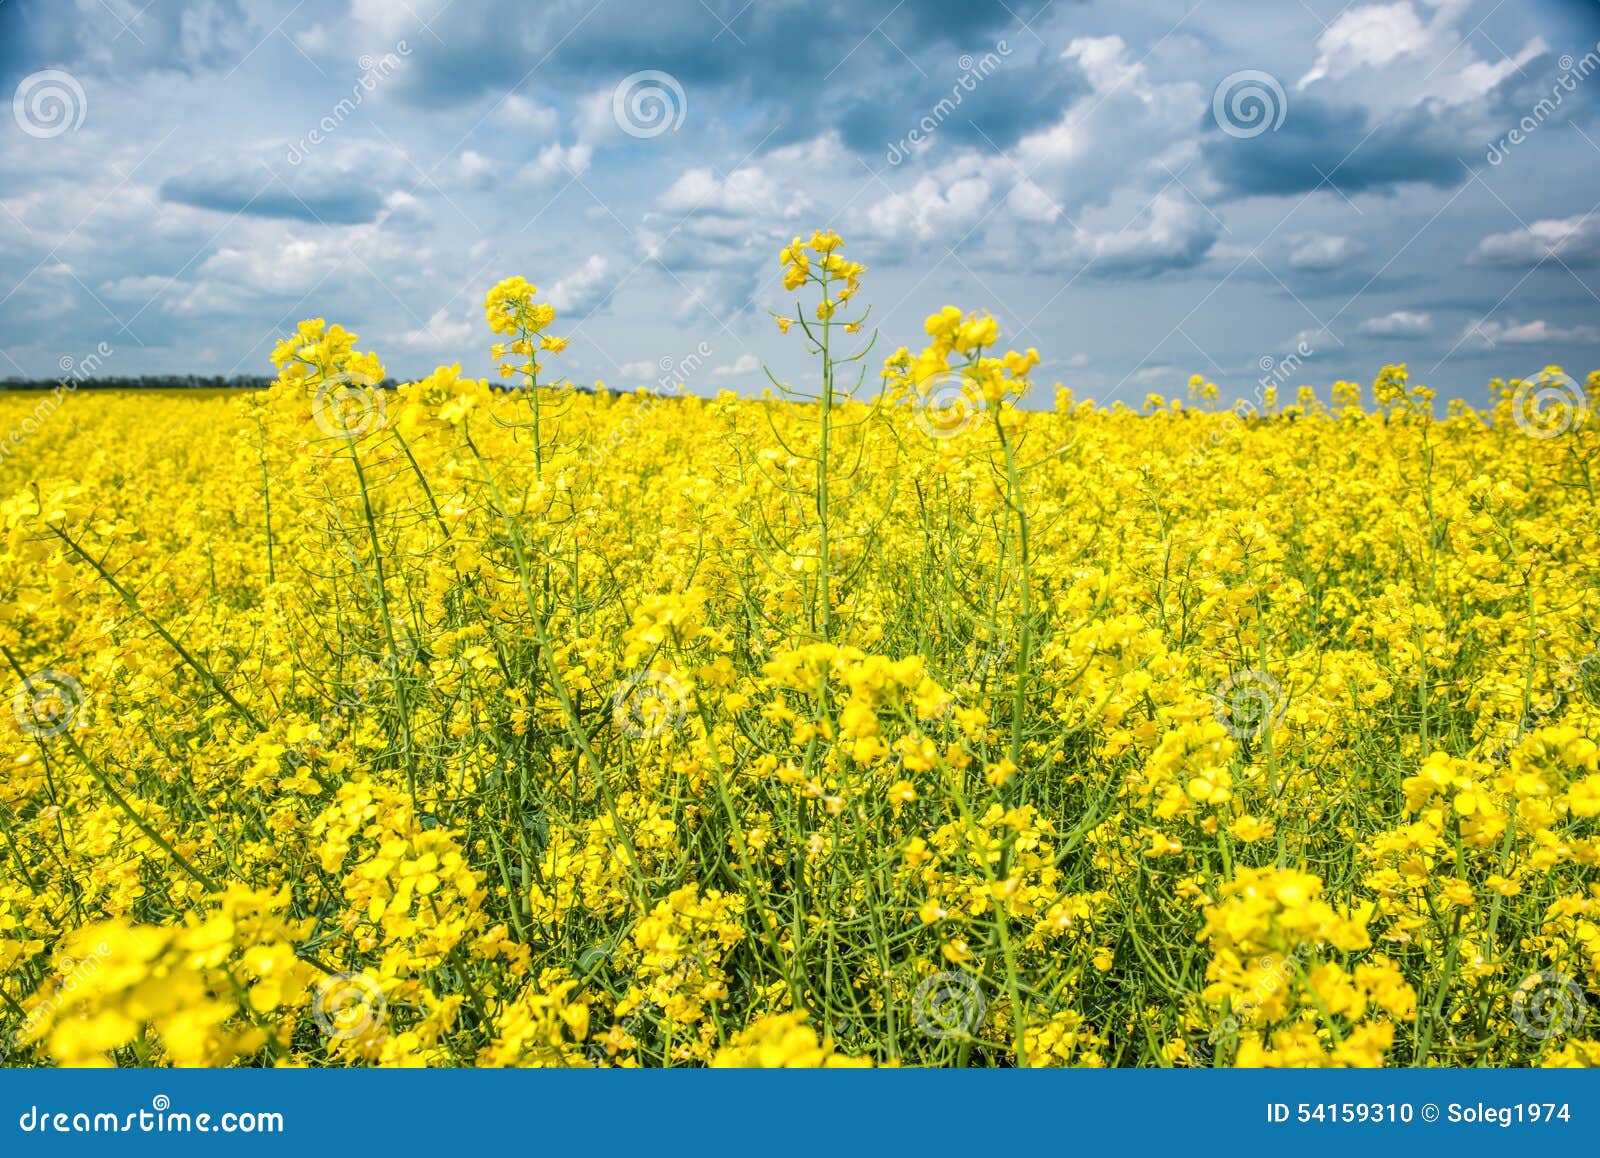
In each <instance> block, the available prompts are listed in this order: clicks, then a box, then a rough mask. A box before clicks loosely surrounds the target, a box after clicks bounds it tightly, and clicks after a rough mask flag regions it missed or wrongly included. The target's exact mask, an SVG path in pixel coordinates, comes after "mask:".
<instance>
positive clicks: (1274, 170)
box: [1202, 96, 1478, 197]
mask: <svg viewBox="0 0 1600 1158" xmlns="http://www.w3.org/2000/svg"><path fill="white" fill-rule="evenodd" d="M1202 132H1203V133H1204V134H1205V136H1204V145H1203V146H1202V148H1203V152H1204V156H1205V158H1206V161H1207V163H1208V164H1209V165H1210V167H1211V171H1212V172H1213V173H1214V174H1215V175H1216V177H1217V179H1218V180H1219V181H1221V182H1222V184H1223V186H1224V187H1225V188H1226V189H1227V191H1228V192H1229V193H1230V194H1231V195H1233V196H1238V197H1251V196H1292V195H1295V194H1303V193H1309V192H1310V191H1311V190H1313V189H1316V188H1318V187H1320V186H1324V185H1326V186H1330V187H1332V188H1333V189H1336V190H1338V191H1339V192H1342V193H1345V194H1347V195H1353V194H1356V193H1369V192H1383V191H1386V190H1389V189H1392V188H1393V187H1395V186H1397V185H1403V184H1409V183H1422V184H1426V185H1433V186H1437V187H1439V188H1449V187H1451V186H1454V185H1458V184H1460V183H1461V182H1462V181H1463V180H1465V179H1466V177H1467V170H1466V169H1464V168H1463V167H1462V160H1463V158H1466V157H1469V156H1471V155H1473V154H1474V153H1475V151H1476V150H1477V148H1478V142H1477V141H1476V140H1475V139H1472V138H1470V137H1469V136H1468V135H1467V132H1466V129H1465V127H1464V126H1454V125H1452V124H1450V123H1449V122H1448V121H1447V120H1445V119H1443V118H1441V117H1439V116H1436V115H1434V114H1432V113H1430V112H1428V111H1427V110H1412V111H1409V112H1407V113H1405V114H1403V115H1400V116H1396V117H1391V118H1387V119H1379V120H1376V121H1375V120H1374V118H1373V117H1372V115H1371V114H1369V113H1368V112H1367V111H1365V110H1364V109H1360V108H1339V107H1335V106H1332V105H1328V104H1325V103H1323V102H1321V101H1318V100H1316V99H1314V98H1309V97H1304V96H1301V97H1299V98H1298V99H1294V98H1291V100H1290V104H1289V108H1288V111H1287V113H1286V115H1285V116H1284V119H1283V123H1282V125H1280V126H1279V127H1278V128H1277V129H1276V130H1274V131H1268V132H1263V133H1261V134H1259V135H1258V136H1254V137H1248V138H1240V137H1230V136H1228V135H1227V134H1225V133H1223V132H1222V131H1221V130H1220V129H1219V128H1218V127H1217V126H1216V125H1215V124H1214V123H1213V122H1210V121H1209V120H1208V121H1207V122H1206V123H1205V124H1204V125H1202Z"/></svg>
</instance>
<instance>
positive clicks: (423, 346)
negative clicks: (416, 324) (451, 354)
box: [395, 309, 474, 350]
mask: <svg viewBox="0 0 1600 1158" xmlns="http://www.w3.org/2000/svg"><path fill="white" fill-rule="evenodd" d="M473 332H474V327H473V324H472V322H470V321H459V322H458V321H451V320H450V316H449V313H448V312H447V310H444V309H441V310H439V311H437V312H436V313H435V314H434V315H433V316H432V317H431V318H429V319H428V324H427V325H426V326H424V327H423V328H422V329H420V330H408V331H407V332H406V333H403V334H401V335H400V336H399V337H398V338H396V339H395V344H396V345H399V346H403V347H404V348H405V349H408V350H445V349H450V350H458V349H460V348H461V347H462V346H464V345H466V344H467V343H468V342H470V341H471V340H472V335H473Z"/></svg>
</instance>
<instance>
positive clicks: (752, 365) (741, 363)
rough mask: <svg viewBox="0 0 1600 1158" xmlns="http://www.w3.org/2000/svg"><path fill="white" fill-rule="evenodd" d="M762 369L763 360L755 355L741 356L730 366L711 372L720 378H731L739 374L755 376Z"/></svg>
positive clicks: (720, 367) (719, 367)
mask: <svg viewBox="0 0 1600 1158" xmlns="http://www.w3.org/2000/svg"><path fill="white" fill-rule="evenodd" d="M759 369H761V359H760V358H757V357H756V356H755V355H754V354H740V355H739V356H738V357H737V358H735V359H734V361H733V363H732V364H731V365H728V366H718V367H717V368H716V369H715V370H713V371H711V373H712V374H713V375H715V376H716V377H718V378H729V377H733V376H734V375H737V374H754V373H755V372H756V371H757V370H759Z"/></svg>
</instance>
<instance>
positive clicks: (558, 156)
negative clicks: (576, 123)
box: [517, 142, 594, 185]
mask: <svg viewBox="0 0 1600 1158" xmlns="http://www.w3.org/2000/svg"><path fill="white" fill-rule="evenodd" d="M593 158H594V150H593V149H592V148H590V147H589V146H588V145H583V144H578V145H571V146H568V147H565V148H563V147H562V146H561V144H560V143H559V142H557V143H555V144H549V145H546V146H545V147H544V148H543V149H541V150H539V155H538V156H537V157H535V158H534V159H533V160H531V161H529V162H528V163H527V164H526V165H524V166H522V168H521V169H519V170H517V180H518V181H521V182H525V183H527V184H529V185H548V184H551V183H553V182H555V181H556V180H557V179H558V178H560V179H565V178H571V177H578V176H582V175H583V174H584V172H586V171H587V170H588V168H589V162H590V161H591V160H592V159H593Z"/></svg>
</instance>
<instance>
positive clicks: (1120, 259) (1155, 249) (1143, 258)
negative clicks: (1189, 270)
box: [1065, 190, 1220, 273]
mask: <svg viewBox="0 0 1600 1158" xmlns="http://www.w3.org/2000/svg"><path fill="white" fill-rule="evenodd" d="M1132 196H1133V193H1132V191H1131V190H1130V191H1129V192H1128V193H1126V194H1121V195H1119V197H1118V199H1117V201H1115V202H1114V203H1113V204H1112V205H1110V206H1108V207H1107V208H1106V209H1105V210H1104V211H1097V212H1095V213H1093V214H1088V215H1085V217H1083V218H1082V219H1081V220H1080V223H1079V224H1078V225H1077V226H1076V227H1075V228H1074V230H1073V233H1072V236H1071V239H1070V241H1069V243H1068V245H1067V246H1066V248H1065V255H1066V256H1067V257H1068V258H1069V259H1072V260H1077V261H1085V262H1093V263H1094V265H1095V267H1096V269H1097V270H1098V271H1100V272H1101V273H1107V272H1127V273H1140V272H1153V271H1155V270H1158V269H1162V268H1168V267H1171V266H1174V265H1178V266H1183V265H1193V264H1195V263H1196V262H1198V261H1200V260H1201V259H1203V258H1204V257H1205V255H1206V253H1207V252H1208V251H1209V250H1210V248H1211V245H1212V242H1213V241H1215V239H1216V237H1217V231H1218V229H1219V228H1220V226H1219V225H1218V224H1217V222H1216V220H1215V219H1214V218H1212V216H1211V215H1210V214H1209V213H1207V212H1206V211H1205V209H1204V208H1203V207H1201V206H1200V205H1198V204H1196V203H1195V201H1194V200H1193V199H1192V198H1191V197H1189V195H1188V194H1186V193H1183V192H1181V191H1175V190H1166V191H1163V192H1161V193H1158V194H1157V195H1156V196H1155V197H1154V198H1153V199H1151V200H1150V201H1149V202H1148V203H1147V204H1146V205H1145V206H1144V207H1143V208H1142V209H1136V210H1135V211H1134V212H1133V214H1132V215H1131V216H1129V212H1128V209H1127V207H1126V205H1127V201H1128V200H1130V199H1131V197H1132ZM1098 222H1103V223H1104V225H1103V226H1102V227H1099V228H1097V227H1096V224H1097V223H1098Z"/></svg>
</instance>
